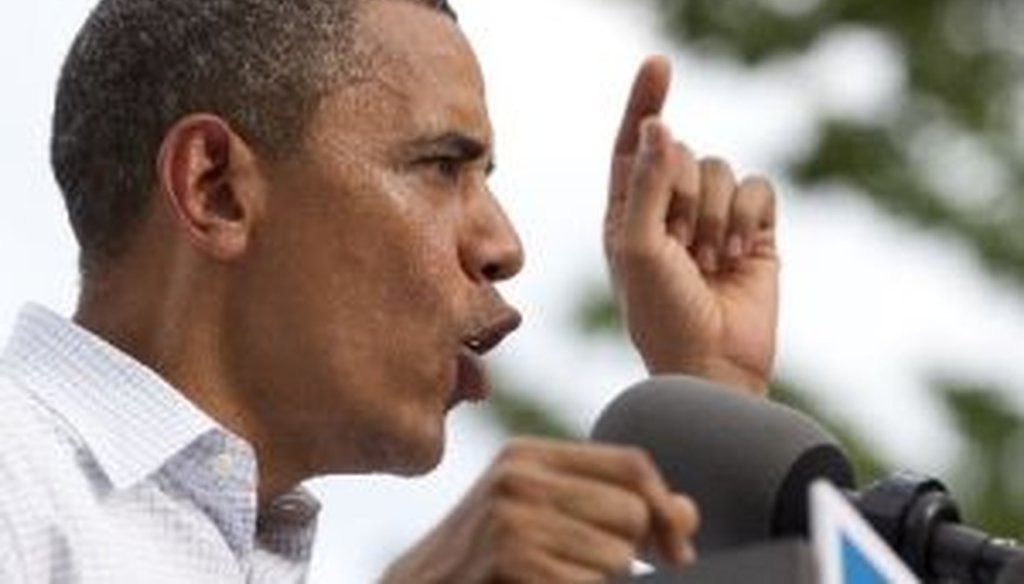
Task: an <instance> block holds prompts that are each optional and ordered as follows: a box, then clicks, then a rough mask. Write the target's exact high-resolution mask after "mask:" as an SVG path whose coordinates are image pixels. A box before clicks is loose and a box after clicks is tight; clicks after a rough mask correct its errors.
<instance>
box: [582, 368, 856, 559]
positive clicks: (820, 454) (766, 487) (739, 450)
mask: <svg viewBox="0 0 1024 584" xmlns="http://www.w3.org/2000/svg"><path fill="white" fill-rule="evenodd" d="M591 438H592V439H593V440H595V441H599V442H610V443H617V444H624V445H631V446H637V447H640V448H643V449H644V450H646V451H647V452H648V453H649V454H650V455H651V456H652V458H653V459H654V461H655V464H656V465H657V466H658V468H659V470H660V471H661V473H662V475H663V476H664V478H665V480H666V481H667V482H668V484H669V485H670V487H671V488H672V489H673V490H674V491H677V492H680V493H685V494H687V495H689V496H690V497H692V498H693V499H694V500H695V501H696V503H697V505H698V507H699V508H700V513H701V527H700V529H699V531H698V533H697V537H696V543H697V545H698V547H699V548H700V549H702V550H707V551H711V550H716V549H725V548H733V547H737V546H741V545H745V544H749V543H755V542H759V541H763V540H766V539H770V538H774V537H782V536H789V535H806V533H807V514H808V509H807V507H808V487H809V486H810V484H811V482H813V481H814V480H815V479H818V478H825V479H828V480H830V481H831V482H832V483H834V484H835V485H836V486H838V487H841V488H843V487H845V488H852V487H853V484H854V481H853V471H852V469H851V467H850V464H849V461H848V459H847V458H846V456H845V455H844V453H843V451H842V449H841V448H840V447H839V445H838V444H837V442H836V440H835V439H833V438H832V437H831V436H830V435H829V434H828V433H827V432H826V431H825V430H823V429H822V428H821V427H820V426H819V425H818V424H817V423H815V422H814V421H813V420H811V419H810V418H809V417H807V416H806V415H804V414H801V413H800V412H797V411H796V410H793V409H791V408H788V407H786V406H783V405H781V404H778V403H775V402H772V401H769V400H768V399H766V398H763V397H758V396H753V395H750V394H747V393H744V392H742V391H741V390H739V389H736V388H729V387H725V386H720V385H716V384H713V383H710V382H708V381H704V380H701V379H697V378H693V377H687V376H681V375H675V376H661V377H654V378H651V379H649V380H647V381H644V382H641V383H639V384H637V385H635V386H633V387H631V388H629V389H627V390H626V391H625V392H623V393H622V394H621V395H619V396H618V397H617V398H616V399H615V400H613V401H612V403H610V404H609V405H608V406H607V407H606V408H605V409H604V411H603V412H602V413H601V415H600V416H599V417H598V420H597V422H596V423H595V424H594V427H593V430H592V432H591Z"/></svg>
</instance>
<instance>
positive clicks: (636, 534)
mask: <svg viewBox="0 0 1024 584" xmlns="http://www.w3.org/2000/svg"><path fill="white" fill-rule="evenodd" d="M621 508H622V509H623V512H624V514H625V521H624V523H623V529H624V530H625V534H626V535H628V536H629V538H630V539H632V540H633V541H634V542H638V541H640V540H642V539H643V538H644V537H646V536H647V533H648V532H649V531H650V529H651V523H652V521H653V516H652V515H651V510H650V508H648V506H647V504H646V503H644V502H643V500H641V499H640V498H638V497H630V498H629V500H628V501H624V502H623V504H622V507H621Z"/></svg>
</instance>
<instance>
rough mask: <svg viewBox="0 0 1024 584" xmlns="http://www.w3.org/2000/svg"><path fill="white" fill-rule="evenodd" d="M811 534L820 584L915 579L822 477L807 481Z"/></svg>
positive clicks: (889, 583)
mask: <svg viewBox="0 0 1024 584" xmlns="http://www.w3.org/2000/svg"><path fill="white" fill-rule="evenodd" d="M811 535H812V539H813V542H814V549H815V556H816V557H817V558H818V564H819V567H820V569H821V579H820V581H821V583H822V584H916V583H918V582H919V581H918V579H917V578H916V577H915V576H914V574H913V573H912V572H911V571H910V569H909V568H907V566H906V565H904V564H903V562H901V561H900V558H899V557H898V556H897V555H896V553H895V552H893V551H892V549H890V548H889V546H888V545H886V543H885V541H884V540H882V538H881V537H880V536H879V535H878V534H877V533H875V531H874V530H873V529H871V526H870V525H868V523H867V521H865V520H864V518H863V517H861V516H860V514H859V513H857V510H856V509H854V508H853V506H852V505H850V503H849V502H848V501H847V500H846V498H845V497H843V495H842V493H840V492H839V491H838V490H837V489H836V488H835V487H834V486H832V485H831V484H830V483H828V482H826V481H818V482H816V483H814V484H813V485H811Z"/></svg>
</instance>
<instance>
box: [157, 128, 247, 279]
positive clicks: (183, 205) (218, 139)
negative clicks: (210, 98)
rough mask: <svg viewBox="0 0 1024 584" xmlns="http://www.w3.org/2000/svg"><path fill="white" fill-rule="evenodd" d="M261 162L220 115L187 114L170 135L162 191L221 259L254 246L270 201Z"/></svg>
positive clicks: (203, 245)
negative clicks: (259, 222) (260, 219)
mask: <svg viewBox="0 0 1024 584" xmlns="http://www.w3.org/2000/svg"><path fill="white" fill-rule="evenodd" d="M256 162H257V158H256V155H255V153H254V152H253V151H252V149H251V148H250V147H249V145H248V144H247V143H246V142H245V140H244V139H243V138H242V137H241V136H239V135H238V134H236V133H235V132H234V131H233V130H232V129H231V127H230V126H229V125H228V123H227V122H226V121H224V120H223V119H221V118H219V117H217V116H214V115H209V114H194V115H190V116H187V117H184V118H182V119H180V120H178V122H176V123H175V124H174V126H173V127H171V129H170V130H169V131H168V132H167V134H166V135H165V136H164V141H163V144H162V145H161V147H160V154H159V156H158V158H157V177H158V179H159V180H158V184H159V187H160V192H161V194H162V195H163V198H164V199H165V200H166V201H167V202H168V203H169V204H170V205H171V207H172V208H173V209H174V211H175V216H176V218H177V220H178V225H179V226H180V227H181V228H182V229H183V230H184V231H185V233H187V234H188V236H189V239H190V240H191V241H192V243H193V244H194V245H195V246H196V247H197V248H198V249H200V250H202V251H204V252H205V253H206V254H207V255H209V256H210V257H212V258H214V259H216V260H219V261H230V260H232V259H235V258H237V257H239V256H241V255H242V254H244V253H245V251H246V249H247V248H248V247H249V243H250V241H251V238H252V230H253V227H254V224H255V222H256V221H257V219H258V217H259V216H260V214H261V211H262V209H263V203H264V201H263V197H264V189H263V182H262V179H261V177H260V173H259V168H258V166H257V164H256Z"/></svg>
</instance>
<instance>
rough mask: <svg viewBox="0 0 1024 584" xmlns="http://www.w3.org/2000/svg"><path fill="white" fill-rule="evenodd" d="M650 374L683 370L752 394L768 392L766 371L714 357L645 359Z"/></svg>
mask: <svg viewBox="0 0 1024 584" xmlns="http://www.w3.org/2000/svg"><path fill="white" fill-rule="evenodd" d="M645 361H646V365H647V371H648V373H649V374H651V375H671V374H683V375H691V376H693V377H700V378H703V379H707V380H708V381H713V382H715V383H720V384H722V385H728V386H730V387H736V388H738V389H742V390H743V391H746V392H748V393H751V394H753V395H761V396H765V395H768V385H769V381H770V379H771V373H770V372H769V371H758V370H755V369H753V368H749V367H744V366H742V365H740V364H737V363H734V362H732V361H730V360H728V359H724V358H715V357H680V358H675V359H671V360H657V361H655V360H645Z"/></svg>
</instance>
